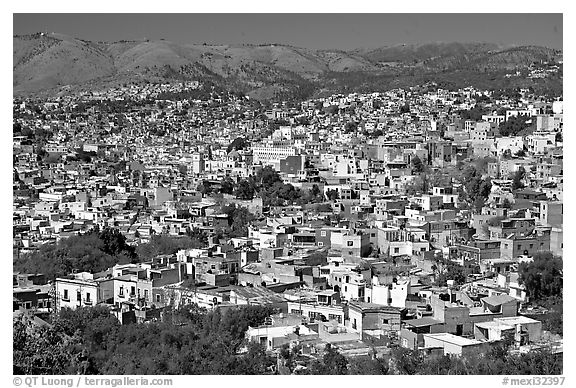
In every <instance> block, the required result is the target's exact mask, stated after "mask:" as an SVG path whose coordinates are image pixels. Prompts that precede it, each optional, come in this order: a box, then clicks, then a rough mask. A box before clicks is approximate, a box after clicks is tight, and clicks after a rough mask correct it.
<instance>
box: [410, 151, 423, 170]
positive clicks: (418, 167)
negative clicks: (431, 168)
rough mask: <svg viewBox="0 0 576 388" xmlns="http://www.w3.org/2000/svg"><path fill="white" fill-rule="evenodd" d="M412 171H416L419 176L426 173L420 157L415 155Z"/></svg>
mask: <svg viewBox="0 0 576 388" xmlns="http://www.w3.org/2000/svg"><path fill="white" fill-rule="evenodd" d="M412 171H414V172H415V173H417V174H420V173H422V172H424V164H423V163H422V160H420V158H419V157H418V155H415V156H414V157H413V158H412Z"/></svg>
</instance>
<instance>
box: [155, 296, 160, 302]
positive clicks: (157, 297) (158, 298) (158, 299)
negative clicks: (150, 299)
mask: <svg viewBox="0 0 576 388" xmlns="http://www.w3.org/2000/svg"><path fill="white" fill-rule="evenodd" d="M156 302H158V303H160V294H156Z"/></svg>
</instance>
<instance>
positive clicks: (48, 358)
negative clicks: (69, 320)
mask: <svg viewBox="0 0 576 388" xmlns="http://www.w3.org/2000/svg"><path fill="white" fill-rule="evenodd" d="M13 327H14V331H13V373H14V374H18V375H58V374H77V373H87V372H89V371H88V370H87V368H86V367H85V365H83V364H84V363H83V361H84V358H85V356H84V352H83V349H82V346H81V345H79V342H80V339H79V338H78V336H76V335H74V336H69V335H67V334H65V333H64V331H63V329H62V328H59V327H57V326H50V325H37V324H36V323H34V322H33V321H32V320H31V318H29V317H28V316H26V315H25V314H23V315H21V316H20V317H19V318H16V319H15V320H14V324H13Z"/></svg>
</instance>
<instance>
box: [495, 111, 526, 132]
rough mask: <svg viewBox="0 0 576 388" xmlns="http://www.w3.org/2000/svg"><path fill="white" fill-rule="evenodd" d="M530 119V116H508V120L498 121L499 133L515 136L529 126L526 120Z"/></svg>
mask: <svg viewBox="0 0 576 388" xmlns="http://www.w3.org/2000/svg"><path fill="white" fill-rule="evenodd" d="M530 120H531V117H530V116H524V115H518V116H512V117H510V118H508V120H506V121H503V122H502V123H500V127H499V130H500V134H501V135H502V136H516V135H518V134H519V133H520V132H521V131H523V130H524V129H526V128H528V127H529V126H530V123H528V121H530Z"/></svg>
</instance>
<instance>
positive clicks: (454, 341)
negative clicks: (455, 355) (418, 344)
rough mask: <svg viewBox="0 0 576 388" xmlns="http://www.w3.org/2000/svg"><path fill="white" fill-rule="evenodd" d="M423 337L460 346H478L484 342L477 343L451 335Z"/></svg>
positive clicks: (427, 335) (440, 334)
mask: <svg viewBox="0 0 576 388" xmlns="http://www.w3.org/2000/svg"><path fill="white" fill-rule="evenodd" d="M423 336H424V338H426V337H428V338H434V339H437V340H439V341H443V342H448V343H450V344H454V345H459V346H470V345H478V344H481V343H482V342H480V341H477V340H473V339H468V338H464V337H459V336H457V335H454V334H450V333H436V334H423Z"/></svg>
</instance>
